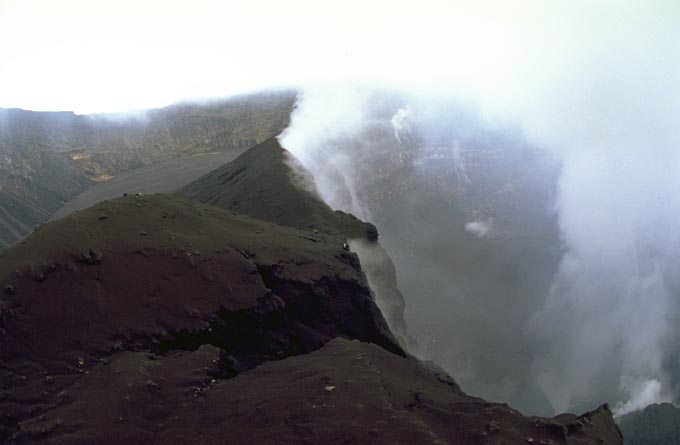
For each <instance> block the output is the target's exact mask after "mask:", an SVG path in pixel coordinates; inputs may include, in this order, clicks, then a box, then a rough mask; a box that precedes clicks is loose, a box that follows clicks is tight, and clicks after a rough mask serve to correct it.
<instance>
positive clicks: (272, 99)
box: [0, 93, 295, 249]
mask: <svg viewBox="0 0 680 445" xmlns="http://www.w3.org/2000/svg"><path fill="white" fill-rule="evenodd" d="M294 97H295V96H294V94H293V93H277V94H275V93H271V94H258V95H251V96H241V97H236V98H232V99H229V100H226V101H213V102H209V103H205V104H201V105H198V104H190V103H186V104H178V105H173V106H170V107H166V108H162V109H158V110H150V111H148V112H145V113H144V114H141V115H138V116H136V117H127V116H125V115H109V116H103V115H92V116H79V115H75V114H73V113H71V112H32V111H24V110H18V109H0V249H1V248H4V247H7V246H8V245H10V244H12V243H13V242H15V241H16V240H17V239H19V238H21V237H22V236H24V235H25V234H26V233H28V232H29V231H30V230H31V229H32V228H33V227H35V226H36V225H38V224H41V223H43V222H45V221H47V220H48V219H49V217H50V216H51V215H52V214H53V213H54V212H56V211H57V210H59V208H60V207H61V206H62V205H64V203H65V202H67V201H69V200H70V199H71V198H73V197H75V196H76V195H78V194H80V193H81V192H83V191H85V190H86V189H88V188H89V187H92V186H93V185H94V184H96V183H97V182H101V181H105V180H107V179H109V178H111V177H112V176H115V175H117V174H119V173H122V172H125V171H128V170H130V169H132V168H137V167H141V166H145V165H150V164H154V163H157V162H160V161H164V160H167V159H172V158H176V157H179V156H187V155H191V154H197V153H206V152H214V151H224V150H234V149H243V148H246V147H249V146H251V145H253V144H256V143H257V142H261V141H263V140H265V139H267V138H268V137H271V136H273V135H276V134H278V133H279V132H280V131H281V130H282V129H283V128H285V127H286V125H287V124H288V120H289V116H290V110H291V108H292V106H293V101H294Z"/></svg>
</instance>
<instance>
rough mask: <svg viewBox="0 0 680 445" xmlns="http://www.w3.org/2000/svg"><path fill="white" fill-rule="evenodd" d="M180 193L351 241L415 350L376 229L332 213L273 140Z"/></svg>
mask: <svg viewBox="0 0 680 445" xmlns="http://www.w3.org/2000/svg"><path fill="white" fill-rule="evenodd" d="M180 194H181V195H183V196H186V197H189V198H191V199H194V200H197V201H201V202H203V203H207V204H211V205H215V206H218V207H222V208H225V209H229V210H233V211H236V212H239V213H243V214H245V215H248V216H251V217H254V218H258V219H262V220H265V221H271V222H273V223H276V224H280V225H284V226H289V227H295V228H298V229H302V230H306V231H308V233H310V234H316V233H334V234H338V235H340V236H341V237H343V238H344V239H346V240H347V241H345V240H343V244H345V243H347V242H348V248H351V250H352V251H353V252H355V253H356V254H357V255H358V256H359V259H360V261H361V264H362V270H363V272H364V273H365V274H366V276H367V278H368V282H369V283H370V285H371V289H372V291H373V292H374V295H375V299H376V302H377V304H378V306H379V307H380V309H381V311H382V313H383V315H384V316H385V318H386V319H387V322H388V324H389V326H390V329H391V330H392V332H393V333H394V334H395V336H396V337H397V338H398V339H399V340H400V342H401V343H402V344H403V345H404V346H406V347H408V348H409V349H411V350H412V351H413V350H414V349H415V342H414V340H413V339H412V338H411V336H410V335H409V334H408V329H407V327H406V322H405V320H404V307H405V304H404V297H403V295H402V294H401V292H400V291H399V289H398V287H397V280H396V272H395V269H394V264H392V260H390V258H389V256H388V255H387V253H386V252H385V251H384V249H383V248H382V247H381V246H380V244H379V243H378V231H377V229H376V228H375V226H374V225H373V224H370V223H366V222H363V221H360V220H359V219H357V218H356V217H354V216H353V215H351V214H349V213H345V212H342V211H333V210H332V209H331V208H330V207H329V206H328V205H327V204H326V203H325V202H323V201H322V200H321V199H320V198H319V196H318V194H317V192H316V188H315V185H314V182H313V180H312V179H311V175H310V174H309V173H308V172H307V171H306V170H305V169H304V167H302V166H301V165H299V163H297V161H296V159H295V158H294V157H293V156H292V155H291V154H290V153H289V152H288V151H286V150H285V149H283V148H282V147H281V146H280V145H279V142H278V141H277V139H276V138H271V139H269V140H267V141H265V142H263V143H261V144H259V145H257V146H255V147H253V148H251V149H249V150H248V151H246V152H245V153H244V154H243V155H241V156H239V157H238V158H237V159H235V160H234V161H232V162H230V163H228V164H225V165H223V166H222V167H220V168H218V169H216V170H214V171H212V172H210V173H208V174H206V175H205V176H203V177H201V178H199V179H198V180H196V181H195V182H193V183H191V184H189V185H188V186H186V187H184V188H183V189H182V190H181V191H180Z"/></svg>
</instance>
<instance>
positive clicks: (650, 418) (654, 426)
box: [617, 403, 680, 445]
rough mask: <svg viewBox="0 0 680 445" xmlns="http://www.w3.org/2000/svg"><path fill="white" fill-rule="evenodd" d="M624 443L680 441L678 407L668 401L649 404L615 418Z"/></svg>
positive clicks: (641, 444)
mask: <svg viewBox="0 0 680 445" xmlns="http://www.w3.org/2000/svg"><path fill="white" fill-rule="evenodd" d="M617 423H618V424H619V427H620V428H621V432H622V433H623V435H624V441H623V443H624V444H626V445H671V444H677V443H680V408H678V407H676V406H674V405H672V404H670V403H660V404H654V405H649V406H648V407H647V408H645V409H643V410H642V411H636V412H633V413H630V414H626V415H625V416H621V417H619V418H618V419H617Z"/></svg>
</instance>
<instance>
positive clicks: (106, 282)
mask: <svg viewBox="0 0 680 445" xmlns="http://www.w3.org/2000/svg"><path fill="white" fill-rule="evenodd" d="M285 156H286V154H285V152H284V151H283V150H282V149H281V148H280V147H279V146H278V144H277V143H276V142H275V141H271V140H270V141H267V142H266V143H264V144H261V145H260V146H258V147H256V148H254V149H252V150H250V151H248V152H247V153H245V154H244V155H242V156H241V157H240V158H239V159H237V160H236V161H234V162H233V163H232V164H229V165H227V166H225V167H223V168H221V169H218V170H217V171H215V172H213V173H211V174H209V175H207V176H206V177H204V178H202V179H201V180H200V184H202V185H201V187H198V186H196V185H192V186H190V187H188V188H187V189H185V190H184V192H183V193H184V194H189V193H191V194H194V197H195V198H199V199H202V200H205V201H207V202H209V201H210V200H211V199H213V202H212V203H213V204H217V205H220V206H222V207H224V208H219V207H216V206H214V205H207V204H203V203H199V202H196V201H191V200H189V199H187V198H185V197H179V196H163V195H153V196H127V197H123V198H118V199H115V200H112V201H106V202H103V203H100V204H98V205H96V206H94V207H91V208H89V209H87V210H85V211H80V212H76V213H74V214H72V215H70V216H68V217H66V218H64V219H61V220H58V221H54V222H51V223H49V224H46V225H44V226H41V227H40V228H39V229H38V230H36V231H35V232H34V233H32V234H31V235H30V236H29V237H27V238H25V239H24V240H22V241H21V242H20V243H18V244H17V245H15V246H13V247H11V248H10V249H8V250H6V251H4V252H2V253H0V284H2V297H1V299H0V302H1V306H0V311H1V312H0V314H1V315H0V317H1V319H0V320H1V323H2V330H1V331H0V439H1V440H3V441H5V442H7V443H12V444H23V443H51V444H64V443H69V444H73V443H76V444H89V443H100V444H107V443H111V444H117V443H140V444H141V443H145V444H147V443H152V444H153V443H164V444H166V443H178V444H179V443H182V444H192V443H197V444H198V443H200V444H210V443H224V442H225V441H227V442H229V443H254V442H260V443H337V442H343V443H390V444H392V443H409V444H410V443H440V444H446V443H451V444H491V443H545V444H548V443H554V444H567V443H568V444H595V443H607V444H619V443H621V436H620V433H619V431H618V429H617V427H616V425H615V424H614V422H613V420H612V416H611V412H610V411H609V409H608V408H607V407H606V406H604V407H601V408H600V409H598V410H596V411H594V412H591V413H587V414H585V415H583V416H580V417H578V416H574V415H562V416H558V417H556V418H554V419H543V418H538V417H524V416H522V415H521V414H520V413H519V412H517V411H515V410H513V409H512V408H510V407H509V406H507V405H505V404H498V403H488V402H485V401H484V400H482V399H478V398H475V397H471V396H468V395H466V394H465V393H463V392H462V391H461V390H460V388H459V387H458V385H457V384H456V383H455V382H454V381H453V380H452V379H451V378H450V377H448V376H447V375H446V373H444V372H443V371H441V370H440V369H438V368H437V367H435V366H433V365H429V364H425V363H423V362H420V361H418V360H417V359H415V358H413V357H412V356H410V355H408V354H407V353H406V352H405V351H404V349H403V347H402V345H400V343H399V341H398V340H397V339H396V338H395V336H393V335H392V333H391V332H390V330H389V329H388V324H387V322H386V321H385V319H384V318H383V316H382V314H381V312H380V310H379V309H378V306H377V305H376V302H378V297H379V296H381V298H383V299H387V300H389V298H397V297H400V294H395V293H390V292H393V291H394V289H396V282H393V283H392V284H391V286H392V287H390V289H389V290H388V291H385V290H383V291H381V295H377V294H378V293H377V292H375V290H374V289H371V288H370V287H369V283H370V282H371V276H370V275H371V273H369V272H368V271H366V272H365V271H363V270H362V262H361V258H360V256H357V254H355V253H353V252H351V251H348V250H347V248H346V246H345V244H346V243H347V242H348V241H351V240H354V242H356V241H360V242H362V243H365V244H366V245H367V246H379V245H378V244H377V232H376V231H375V228H374V227H373V226H371V225H369V224H366V223H363V222H361V221H359V220H357V219H356V218H353V217H352V216H351V215H347V214H341V213H337V212H332V211H331V210H330V208H328V207H327V206H325V204H323V203H321V202H320V201H318V200H316V198H315V197H314V193H313V192H300V191H299V189H297V188H295V187H288V186H287V184H288V185H290V182H291V178H290V169H289V167H288V166H287V164H285V163H283V162H282V160H283V158H284V157H285ZM277 164H278V165H279V166H281V168H277ZM255 165H256V166H257V167H258V168H249V167H253V166H255ZM259 168H262V170H259ZM232 169H233V170H232ZM234 171H238V172H239V173H238V175H240V176H238V175H236V174H233V173H234ZM265 173H266V176H264V175H265ZM260 174H261V175H262V176H260ZM237 176H238V180H237ZM253 176H254V177H253ZM216 178H221V179H216ZM258 178H259V179H261V180H260V181H258V180H257V179H258ZM231 187H235V188H239V187H240V193H241V195H240V196H241V200H240V201H237V202H234V201H230V199H235V198H234V197H232V196H231V195H230V193H229V191H228V189H230V188H231ZM256 197H260V198H259V199H260V201H259V202H260V206H259V207H258V205H257V202H258V201H256V199H255V198H256ZM267 198H270V199H274V198H276V199H279V201H267V200H266V199H267ZM277 203H278V204H280V206H278V207H277V205H275V204H277ZM286 204H289V206H286ZM320 204H322V205H320ZM270 206H271V207H270ZM236 207H238V210H239V211H240V212H241V213H236V212H234V211H233V209H234V208H236ZM267 209H271V213H268V212H267ZM286 209H288V211H289V212H291V213H292V214H290V215H286V214H285V211H286ZM302 212H311V213H309V214H308V215H305V214H304V213H302ZM242 213H246V214H247V215H244V214H242ZM258 213H259V214H258ZM255 215H257V216H259V218H260V219H255V218H254V217H253V216H255ZM305 221H311V224H312V226H313V227H309V226H308V225H307V226H304V225H303V224H305ZM390 264H391V263H390ZM385 267H386V266H384V265H383V263H382V262H378V263H377V264H373V265H372V266H371V267H368V269H372V271H373V272H372V274H373V279H374V280H375V279H377V277H380V278H381V279H382V280H384V281H382V282H381V283H382V284H383V285H384V283H385V282H387V281H389V279H390V277H391V276H392V275H393V272H394V271H393V268H392V269H390V268H389V267H387V268H386V269H385ZM391 274H392V275H391ZM397 292H398V289H397ZM398 304H399V303H398V302H397V305H398ZM401 304H403V300H402V302H401ZM401 318H402V320H403V312H402V313H401ZM388 321H389V320H388ZM395 323H398V319H392V320H391V324H395ZM404 328H405V326H404ZM402 342H403V339H402Z"/></svg>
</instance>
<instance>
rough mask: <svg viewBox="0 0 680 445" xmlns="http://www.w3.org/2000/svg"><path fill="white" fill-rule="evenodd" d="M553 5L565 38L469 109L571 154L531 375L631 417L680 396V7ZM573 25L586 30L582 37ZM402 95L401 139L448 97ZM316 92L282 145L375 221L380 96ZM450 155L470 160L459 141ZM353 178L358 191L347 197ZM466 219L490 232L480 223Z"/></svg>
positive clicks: (568, 395)
mask: <svg viewBox="0 0 680 445" xmlns="http://www.w3.org/2000/svg"><path fill="white" fill-rule="evenodd" d="M634 3H635V2H634ZM579 5H580V7H581V8H580V9H579V8H576V9H577V10H579V11H581V12H583V11H585V10H586V9H588V8H586V7H584V5H583V4H580V3H579ZM672 11H674V12H675V14H676V15H673V12H672ZM553 12H555V16H554V17H551V19H554V20H555V21H551V19H546V17H544V16H542V19H544V22H542V23H541V24H540V26H541V27H546V28H550V27H551V26H553V25H554V26H556V27H557V28H559V31H558V32H559V33H561V34H559V35H558V36H557V37H555V35H553V36H552V37H554V38H555V39H554V40H552V41H551V42H550V44H549V45H547V47H545V48H543V49H544V50H545V49H546V48H547V51H541V50H539V51H538V52H537V53H536V54H532V55H530V57H536V58H535V59H530V60H528V61H527V60H524V61H523V63H522V64H520V66H521V69H520V71H522V72H521V73H520V74H519V75H517V73H514V74H515V75H513V76H509V78H508V79H506V80H505V81H503V82H501V84H500V85H501V87H502V88H501V89H502V90H504V91H503V92H500V93H499V90H498V89H496V88H486V87H484V88H480V89H478V90H476V91H475V92H472V93H470V94H466V95H465V97H466V98H469V97H470V96H474V97H476V99H478V104H480V105H479V106H478V107H477V108H471V110H472V111H471V112H479V113H480V115H481V116H483V117H485V118H490V117H491V119H490V120H488V122H490V123H491V124H492V125H493V124H495V123H497V122H499V120H500V121H503V122H509V121H512V122H514V123H516V124H517V126H518V127H519V128H521V131H522V132H523V134H524V135H526V137H528V138H529V140H530V141H532V142H533V143H534V144H536V145H537V146H540V147H542V148H544V149H545V150H547V151H549V152H550V153H552V154H554V155H556V156H557V157H558V158H559V159H560V160H561V176H560V178H559V181H558V184H559V187H558V194H557V196H556V201H555V208H556V211H557V213H558V220H559V227H560V230H561V237H562V241H563V244H564V247H565V250H566V251H565V254H564V257H563V259H562V261H561V263H560V265H559V269H558V272H557V274H556V276H555V277H554V283H553V286H552V288H551V291H550V292H549V293H548V294H546V295H545V297H544V298H543V303H541V304H537V305H536V306H535V307H533V311H534V313H533V316H532V317H531V321H530V323H528V324H527V326H526V335H527V337H528V338H529V342H530V344H531V349H532V353H533V355H534V356H535V358H536V361H535V364H534V371H535V374H537V375H538V378H539V381H540V383H541V386H542V387H543V389H544V391H545V392H546V393H547V394H548V396H549V398H550V399H551V402H552V403H553V405H554V406H555V408H556V409H557V410H558V411H563V410H567V409H570V408H572V407H575V406H586V405H587V406H588V407H590V406H592V405H594V404H597V403H600V402H604V401H609V402H611V403H613V404H614V406H617V407H618V412H619V413H623V412H626V411H629V410H631V409H636V408H640V407H642V406H644V405H646V404H649V403H653V402H659V401H663V400H668V399H669V397H672V398H673V400H674V401H676V402H678V401H679V395H680V394H679V390H678V388H679V387H680V363H679V361H678V356H680V354H679V353H678V343H679V341H678V338H679V334H678V328H677V326H678V320H679V319H680V286H679V283H680V229H679V228H680V193H678V190H680V173H679V172H680V125H678V121H677V116H680V93H679V92H680V59H678V58H677V57H675V56H674V54H675V51H676V49H677V48H676V45H677V42H680V34H679V32H678V30H679V29H680V27H678V26H676V25H677V24H676V23H673V22H674V21H673V20H672V19H670V18H669V14H670V15H673V16H674V17H676V18H677V17H679V15H677V12H678V11H677V5H675V4H673V3H666V2H658V3H652V4H645V5H643V4H642V3H639V4H638V3H635V5H627V6H623V5H621V4H616V3H609V2H604V4H601V5H600V4H598V5H593V7H592V9H589V10H588V17H589V20H583V21H579V20H576V19H575V16H574V15H572V13H571V12H569V11H568V10H566V9H563V8H556V10H555V11H553ZM605 17H606V18H608V20H611V21H612V23H611V25H612V26H609V25H604V23H605V22H606V21H605ZM557 19H559V20H566V21H567V22H568V23H570V24H571V25H574V27H575V28H578V29H576V30H570V29H569V28H568V26H567V27H566V28H565V27H564V26H563V25H557V23H558V20H557ZM577 24H578V25H577ZM572 34H578V36H579V37H578V38H575V39H574V40H573V41H570V40H569V39H568V38H567V36H571V35H572ZM534 49H535V48H534ZM458 80H459V79H458ZM456 85H457V84H456ZM479 85H482V82H480V83H479V84H478V86H479ZM444 90H446V88H445V87H444ZM355 91H356V90H355ZM400 91H401V92H402V93H403V94H404V95H405V96H407V97H409V100H408V101H407V103H408V104H410V105H409V106H410V108H408V109H407V108H405V105H404V104H403V103H399V104H397V105H396V106H395V107H394V109H392V111H391V113H392V114H391V116H392V119H391V120H390V121H389V124H390V125H391V128H392V131H393V133H394V137H395V139H396V140H395V145H399V144H400V143H403V140H404V138H405V135H406V134H409V135H411V134H413V133H414V132H415V131H416V130H415V129H414V128H410V127H407V125H406V123H408V124H409V125H410V126H411V127H413V119H414V117H417V116H419V115H421V114H422V110H423V109H433V108H436V107H427V104H428V103H431V102H435V103H437V102H439V103H441V99H440V98H434V97H433V95H432V94H431V90H419V89H417V88H416V89H414V88H413V87H412V86H410V85H405V86H404V88H403V89H401V90H400ZM451 91H458V88H457V87H456V86H455V85H454V86H453V87H452V89H451ZM316 93H318V95H312V94H309V95H305V96H304V98H303V100H302V101H301V103H300V105H299V107H298V110H297V112H296V114H295V115H294V117H293V121H292V125H291V127H290V128H289V130H288V132H287V133H286V137H285V138H283V144H284V146H286V147H287V148H289V149H291V150H292V151H293V152H294V154H296V155H297V156H300V157H301V158H303V159H304V160H306V162H305V161H303V163H304V164H305V165H306V166H307V168H309V169H310V170H311V171H312V172H313V173H314V175H315V177H316V178H317V181H319V182H322V183H323V182H324V181H328V183H326V184H322V187H321V188H322V195H323V196H324V197H325V198H326V199H327V200H328V202H330V203H331V205H334V206H336V207H341V208H345V209H346V210H350V211H355V212H358V213H359V215H363V216H370V215H369V213H367V212H364V211H363V210H362V209H363V204H362V202H361V196H359V195H358V194H357V193H355V192H356V190H355V191H354V192H353V191H352V188H353V185H352V184H353V182H354V181H355V180H356V178H354V177H353V175H355V174H356V171H357V169H356V166H357V163H360V162H361V157H362V156H366V154H365V153H366V150H370V149H371V144H370V143H369V142H370V137H366V136H367V135H368V134H369V133H366V128H367V125H366V120H369V121H370V118H371V116H373V112H374V110H375V108H374V99H375V97H374V96H371V95H370V94H363V96H362V95H360V96H361V97H363V99H357V97H356V96H352V95H351V94H350V95H349V97H346V95H345V94H344V93H342V94H339V93H337V92H334V93H332V95H331V97H330V100H329V99H328V98H327V96H326V94H325V93H323V92H320V91H318V90H317V92H316ZM363 93H365V91H363ZM476 93H479V94H477V95H475V94H476ZM459 97H462V96H459ZM338 98H340V99H341V100H338ZM315 103H316V104H317V106H315V105H314V104H315ZM322 104H323V105H322ZM413 104H415V105H413ZM319 105H322V106H319ZM324 109H325V110H327V109H332V110H333V111H332V112H333V113H334V116H333V117H332V119H324V116H323V113H324V112H323V110H324ZM405 110H409V111H408V112H407V111H405ZM319 113H320V114H321V116H319V115H318V114H319ZM423 122H427V123H429V126H428V125H423V124H422V123H423ZM450 124H451V120H447V121H446V122H444V121H437V116H427V118H424V119H422V120H421V124H420V125H421V130H423V131H426V132H427V131H430V132H431V133H432V134H434V133H436V132H437V131H438V130H441V128H442V127H441V126H446V125H450ZM310 134H311V135H312V136H311V137H310V136H309V135H310ZM350 134H354V135H355V136H356V135H362V136H361V137H360V138H359V140H361V141H363V142H362V144H363V146H362V147H360V148H357V147H356V146H355V147H354V148H352V149H351V150H349V151H347V150H345V149H343V148H342V147H343V145H342V143H338V141H339V140H340V139H343V138H344V140H349V139H351V138H350V137H349V135H350ZM329 141H334V143H329ZM353 143H355V144H356V142H353ZM330 147H332V148H330ZM318 153H323V156H320V157H317V161H312V159H313V158H314V157H315V156H316V155H318ZM449 155H450V157H451V158H452V159H456V158H457V157H458V158H460V153H458V154H457V153H456V150H455V145H454V146H453V147H451V148H450V151H449ZM459 160H460V159H459ZM334 163H335V166H334V167H333V170H334V171H335V173H333V174H327V173H328V171H329V169H330V167H329V165H331V164H334ZM337 170H340V172H341V173H340V175H338V173H337ZM464 172H465V171H464V170H463V171H461V174H462V173H464ZM338 179H341V182H342V183H343V184H342V186H338V182H337V181H338ZM461 179H462V182H466V179H465V176H461ZM468 179H469V178H468ZM346 188H347V189H349V190H350V192H349V198H347V197H344V198H342V199H338V197H339V196H341V195H342V193H340V192H339V191H340V190H344V189H346ZM343 193H345V194H347V192H346V191H345V192H343ZM452 193H455V191H452ZM478 229H479V230H478ZM468 230H472V231H473V233H478V234H479V233H486V232H485V231H484V230H483V228H482V226H480V225H475V226H474V227H473V226H469V227H468ZM407 299H408V295H407Z"/></svg>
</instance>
